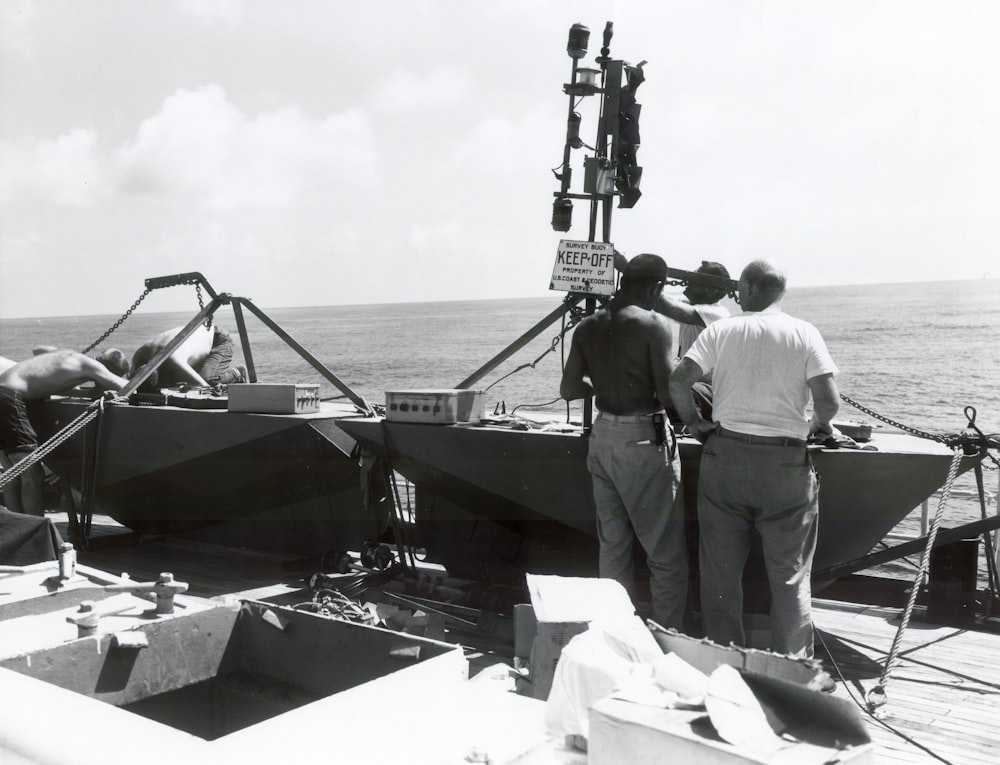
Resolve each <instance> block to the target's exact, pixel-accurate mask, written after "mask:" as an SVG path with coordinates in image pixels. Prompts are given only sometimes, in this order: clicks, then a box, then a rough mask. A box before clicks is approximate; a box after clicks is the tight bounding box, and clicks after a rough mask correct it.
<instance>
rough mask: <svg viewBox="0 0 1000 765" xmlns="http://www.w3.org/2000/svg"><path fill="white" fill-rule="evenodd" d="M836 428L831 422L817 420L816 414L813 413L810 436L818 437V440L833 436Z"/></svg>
mask: <svg viewBox="0 0 1000 765" xmlns="http://www.w3.org/2000/svg"><path fill="white" fill-rule="evenodd" d="M836 430H837V429H836V428H834V427H833V425H832V424H831V423H829V422H822V421H820V420H817V419H816V415H813V416H812V417H811V418H810V420H809V438H813V439H816V440H817V441H822V440H824V439H826V438H829V437H831V436H833V435H834V434H835V433H836Z"/></svg>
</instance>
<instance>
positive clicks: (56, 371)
mask: <svg viewBox="0 0 1000 765" xmlns="http://www.w3.org/2000/svg"><path fill="white" fill-rule="evenodd" d="M89 382H93V383H95V384H96V385H97V386H98V387H100V388H102V389H103V390H121V389H122V388H124V387H125V386H126V385H127V384H128V380H126V379H125V378H124V377H119V376H118V375H116V374H113V373H112V372H111V371H109V370H108V368H107V367H105V366H104V365H103V364H102V363H101V362H99V361H96V360H95V359H92V358H90V357H89V356H86V355H84V354H82V353H78V352H77V351H70V350H60V351H51V352H49V353H42V354H39V355H37V356H32V357H31V358H30V359H25V360H24V361H22V362H20V363H17V364H15V365H14V366H12V367H10V368H9V369H7V370H6V371H5V372H3V373H2V374H0V387H2V388H6V389H7V390H10V391H14V392H15V393H19V394H21V396H23V397H24V398H26V399H36V398H46V397H48V396H53V395H58V394H60V393H68V392H69V391H71V390H73V388H76V387H77V386H79V385H84V384H86V383H89Z"/></svg>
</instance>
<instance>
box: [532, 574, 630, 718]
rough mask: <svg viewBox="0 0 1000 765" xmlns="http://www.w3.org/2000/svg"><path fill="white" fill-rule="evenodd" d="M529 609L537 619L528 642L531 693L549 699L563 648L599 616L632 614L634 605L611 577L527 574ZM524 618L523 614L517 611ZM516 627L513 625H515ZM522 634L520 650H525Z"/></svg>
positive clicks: (612, 617) (623, 616)
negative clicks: (529, 642) (529, 645)
mask: <svg viewBox="0 0 1000 765" xmlns="http://www.w3.org/2000/svg"><path fill="white" fill-rule="evenodd" d="M525 580H526V581H527V584H528V593H529V595H530V596H531V606H530V607H531V609H532V612H533V616H534V619H535V620H537V625H536V627H535V634H534V638H533V639H532V642H531V652H530V660H529V663H528V666H529V667H530V668H531V693H530V695H531V696H532V697H534V698H536V699H543V700H545V699H548V697H549V692H550V691H551V690H552V679H553V677H555V673H556V665H557V664H558V663H559V656H560V655H561V654H562V649H563V648H565V647H566V644H567V643H569V641H570V640H572V639H573V638H574V637H576V636H577V635H579V634H580V633H581V632H585V631H586V630H587V628H588V626H589V624H590V622H591V621H592V620H594V619H595V618H598V617H604V618H610V619H616V618H617V619H621V620H624V619H626V618H631V617H632V616H633V615H634V613H635V609H634V608H633V606H632V601H630V600H629V598H628V594H627V593H626V592H625V588H624V587H622V586H621V585H620V584H619V583H618V582H615V581H613V580H610V579H594V578H589V577H572V576H541V575H537V574H526V575H525ZM518 618H519V620H520V621H522V622H527V621H528V618H527V615H526V614H519V615H518ZM515 630H516V627H515ZM525 637H526V635H524V634H522V635H521V640H522V643H521V647H520V650H522V651H523V650H524V648H523V646H524V643H523V641H524V639H525Z"/></svg>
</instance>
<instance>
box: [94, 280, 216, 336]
mask: <svg viewBox="0 0 1000 765" xmlns="http://www.w3.org/2000/svg"><path fill="white" fill-rule="evenodd" d="M181 283H182V284H193V285H194V288H195V291H196V292H197V294H198V311H199V313H200V312H201V311H204V310H205V298H204V297H203V296H202V294H201V283H200V282H198V281H197V280H195V279H191V280H189V281H186V282H181ZM152 291H153V290H152V288H150V287H146V289H144V290H143V291H142V294H141V295H139V297H138V298H136V301H135V302H134V303H132V305H131V306H129V308H128V310H127V311H125V313H123V314H122V315H121V318H120V319H118V321H116V322H115V323H114V324H112V325H111V326H110V327H109V328H108V329H107V331H106V332H105V333H104V334H103V335H101V336H100V337H99V338H97V339H96V340H95V341H94V342H92V343H91V344H90V345H88V346H87V347H86V348H84V349H83V350H82V351H81V353H90V352H91V351H92V350H94V348H96V347H97V346H99V345H100V344H101V343H103V342H104V341H105V340H107V339H108V338H109V337H111V335H112V334H113V333H114V332H115V330H117V329H118V328H119V327H120V326H121V325H122V324H124V323H125V321H126V319H128V317H129V316H131V315H132V314H133V313H134V312H135V309H137V308H138V307H139V304H140V303H142V301H143V300H145V299H146V296H147V295H149V293H150V292H152ZM205 326H206V327H207V328H211V326H212V317H211V316H209V317H208V318H207V319H205Z"/></svg>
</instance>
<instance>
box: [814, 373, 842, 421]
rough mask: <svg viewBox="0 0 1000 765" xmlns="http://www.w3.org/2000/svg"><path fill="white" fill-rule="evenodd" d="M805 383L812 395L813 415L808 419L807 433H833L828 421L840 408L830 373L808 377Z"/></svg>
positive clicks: (835, 384) (837, 392)
mask: <svg viewBox="0 0 1000 765" xmlns="http://www.w3.org/2000/svg"><path fill="white" fill-rule="evenodd" d="M806 384H807V385H808V386H809V391H810V392H811V393H812V397H813V415H812V418H811V419H810V420H809V435H810V436H814V435H823V436H832V435H833V425H831V424H830V421H831V420H832V419H833V417H834V415H835V414H837V411H838V410H839V409H840V391H839V390H838V389H837V383H836V382H835V381H834V379H833V375H832V374H825V375H816V376H815V377H810V378H809V379H808V380H807V381H806Z"/></svg>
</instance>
